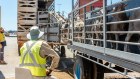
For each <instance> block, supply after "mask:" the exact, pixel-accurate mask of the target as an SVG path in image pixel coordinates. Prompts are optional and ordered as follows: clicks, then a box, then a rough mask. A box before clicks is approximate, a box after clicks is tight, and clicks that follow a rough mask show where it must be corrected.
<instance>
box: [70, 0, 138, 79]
mask: <svg viewBox="0 0 140 79" xmlns="http://www.w3.org/2000/svg"><path fill="white" fill-rule="evenodd" d="M86 1H89V2H86ZM99 5H100V6H99ZM72 7H73V10H72V11H71V13H70V14H69V19H70V22H71V24H70V26H69V27H68V29H69V31H68V33H69V44H68V48H69V49H71V50H72V52H73V54H74V58H75V63H74V68H73V71H74V78H75V79H122V78H123V79H140V49H139V48H140V47H139V46H140V43H139V42H140V41H139V40H140V37H139V35H140V26H139V25H140V22H139V21H140V0H85V3H84V1H83V0H78V1H77V2H76V3H75V5H74V1H73V4H72ZM120 74H121V75H120Z"/></svg>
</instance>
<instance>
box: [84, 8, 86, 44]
mask: <svg viewBox="0 0 140 79" xmlns="http://www.w3.org/2000/svg"><path fill="white" fill-rule="evenodd" d="M83 13H84V14H83V18H84V26H83V31H84V33H83V34H84V43H86V27H85V26H86V20H85V19H86V6H85V7H84V11H83Z"/></svg>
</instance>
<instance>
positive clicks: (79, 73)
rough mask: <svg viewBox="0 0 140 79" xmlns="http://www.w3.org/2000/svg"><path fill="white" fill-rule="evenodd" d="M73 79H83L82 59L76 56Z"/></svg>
mask: <svg viewBox="0 0 140 79" xmlns="http://www.w3.org/2000/svg"><path fill="white" fill-rule="evenodd" d="M73 71H74V79H84V67H83V61H82V58H81V57H79V56H76V60H75V63H74V67H73Z"/></svg>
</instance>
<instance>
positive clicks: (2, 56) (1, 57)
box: [0, 46, 4, 60]
mask: <svg viewBox="0 0 140 79" xmlns="http://www.w3.org/2000/svg"><path fill="white" fill-rule="evenodd" d="M0 60H4V46H2V48H1V49H0Z"/></svg>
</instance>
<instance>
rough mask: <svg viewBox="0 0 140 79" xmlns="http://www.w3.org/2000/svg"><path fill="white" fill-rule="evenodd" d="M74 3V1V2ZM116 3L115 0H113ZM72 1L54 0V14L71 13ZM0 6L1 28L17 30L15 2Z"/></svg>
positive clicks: (4, 1)
mask: <svg viewBox="0 0 140 79" xmlns="http://www.w3.org/2000/svg"><path fill="white" fill-rule="evenodd" d="M74 1H76V0H74ZM114 1H117V0H113V2H114ZM71 3H72V0H55V10H56V12H58V11H60V12H61V13H62V11H64V15H65V16H66V15H67V14H68V13H70V12H71V7H72V6H71ZM0 6H1V9H2V10H1V16H2V18H1V26H2V27H3V28H4V29H5V30H6V31H8V30H17V0H0Z"/></svg>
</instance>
